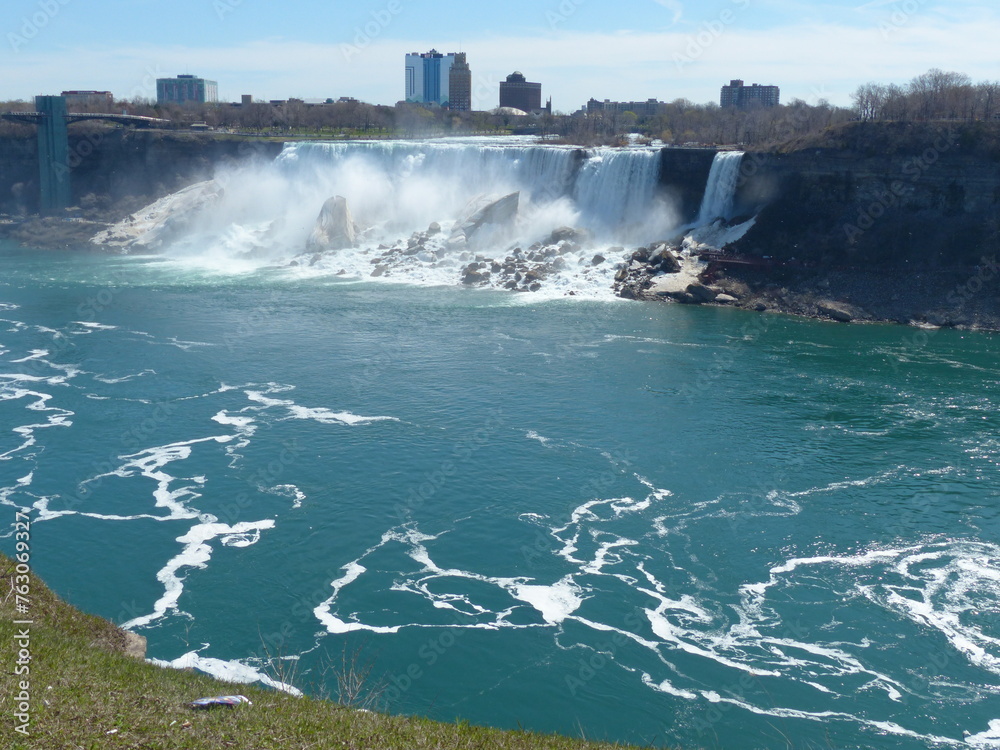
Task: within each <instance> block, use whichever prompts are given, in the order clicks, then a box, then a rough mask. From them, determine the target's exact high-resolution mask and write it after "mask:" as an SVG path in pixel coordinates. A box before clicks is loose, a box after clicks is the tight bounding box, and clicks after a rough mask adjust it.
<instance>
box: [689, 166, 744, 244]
mask: <svg viewBox="0 0 1000 750" xmlns="http://www.w3.org/2000/svg"><path fill="white" fill-rule="evenodd" d="M742 160H743V152H742V151H720V152H719V153H717V154H716V155H715V159H713V160H712V168H711V170H709V173H708V183H707V184H706V185H705V196H704V198H702V201H701V210H700V211H699V212H698V226H703V225H705V224H710V223H712V222H713V221H715V220H716V219H720V218H721V219H725V220H728V219H731V218H732V212H733V199H734V198H735V197H736V184H737V182H739V178H740V163H741V162H742Z"/></svg>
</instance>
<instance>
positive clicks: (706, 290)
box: [684, 284, 718, 303]
mask: <svg viewBox="0 0 1000 750" xmlns="http://www.w3.org/2000/svg"><path fill="white" fill-rule="evenodd" d="M684 291H685V293H686V294H689V295H691V297H692V298H693V301H694V302H698V303H701V302H715V298H716V296H717V294H718V292H716V291H715V290H714V289H712V288H710V287H707V286H705V285H704V284H688V285H687V288H686V289H685V290H684Z"/></svg>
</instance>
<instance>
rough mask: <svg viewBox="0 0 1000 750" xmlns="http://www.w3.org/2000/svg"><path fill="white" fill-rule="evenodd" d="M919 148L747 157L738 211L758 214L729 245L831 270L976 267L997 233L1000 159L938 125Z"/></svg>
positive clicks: (814, 150)
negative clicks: (880, 152) (969, 145)
mask: <svg viewBox="0 0 1000 750" xmlns="http://www.w3.org/2000/svg"><path fill="white" fill-rule="evenodd" d="M924 146H925V147H924V148H923V149H907V151H906V152H904V153H895V154H865V153H858V152H857V151H855V150H831V149H808V150H800V151H796V152H793V153H789V154H755V153H749V154H747V155H746V156H745V157H744V163H743V166H742V169H743V177H742V179H741V182H740V186H739V188H738V191H737V196H736V205H737V212H738V213H742V214H748V215H749V214H753V213H757V212H758V211H759V212H760V216H759V219H758V221H757V224H756V226H755V227H754V228H753V229H752V230H751V231H750V232H749V233H748V234H747V235H746V236H745V237H744V238H743V239H742V240H741V241H740V242H738V243H737V244H736V246H734V247H733V248H731V249H732V250H733V251H735V252H739V253H743V254H746V255H754V256H765V255H766V256H770V257H771V258H775V259H780V260H789V259H792V258H795V259H797V260H799V261H802V262H804V263H806V264H809V265H814V266H825V267H839V268H850V267H864V268H870V267H873V266H878V267H908V268H911V269H916V268H920V269H935V268H947V269H951V270H954V269H955V268H957V267H966V266H971V265H976V264H978V263H979V262H980V258H981V256H982V255H983V254H984V253H987V252H992V251H991V250H990V248H992V247H994V246H995V243H996V239H997V227H998V221H1000V163H998V162H997V161H996V160H995V159H994V158H993V157H992V156H991V155H989V154H984V153H976V152H975V149H970V148H969V147H968V146H963V143H962V139H961V137H960V136H959V135H957V134H955V133H951V132H949V131H946V130H944V131H940V132H938V133H933V132H932V133H928V138H927V140H926V141H925V142H924Z"/></svg>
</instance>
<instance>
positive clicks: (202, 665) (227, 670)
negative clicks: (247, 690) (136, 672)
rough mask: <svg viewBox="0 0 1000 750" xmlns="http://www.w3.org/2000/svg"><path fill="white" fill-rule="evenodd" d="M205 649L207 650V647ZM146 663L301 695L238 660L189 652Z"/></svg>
mask: <svg viewBox="0 0 1000 750" xmlns="http://www.w3.org/2000/svg"><path fill="white" fill-rule="evenodd" d="M205 648H208V646H206V647H205ZM148 661H149V663H150V664H156V665H158V666H161V667H173V668H174V669H197V670H198V671H199V672H204V673H205V674H209V675H211V676H212V677H215V678H216V679H218V680H222V681H224V682H235V683H237V684H243V685H248V684H250V683H254V682H259V683H260V684H262V685H267V686H268V687H271V688H274V689H275V690H280V691H282V692H283V693H289V694H290V695H302V691H301V690H299V689H298V688H296V687H295V686H294V685H289V684H288V683H285V682H280V681H279V680H275V679H274V678H273V677H271V676H270V675H268V674H266V673H265V672H262V671H261V670H260V669H257V668H255V667H252V666H250V665H248V664H245V663H243V662H242V661H239V660H232V661H225V660H223V659H213V658H212V657H208V656H202V655H201V653H200V652H198V651H189V652H187V653H186V654H183V655H182V656H178V657H177V658H176V659H172V660H170V661H164V660H161V659H149V660H148Z"/></svg>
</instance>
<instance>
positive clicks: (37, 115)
mask: <svg viewBox="0 0 1000 750" xmlns="http://www.w3.org/2000/svg"><path fill="white" fill-rule="evenodd" d="M0 117H3V119H5V120H10V121H12V122H27V123H33V124H35V125H37V124H39V123H40V122H41V121H42V120H44V119H45V118H46V117H48V115H46V114H45V113H44V112H4V113H3V114H2V115H0ZM84 120H107V121H108V122H116V123H118V124H120V125H141V126H146V127H151V126H153V125H170V124H171V121H170V120H161V119H159V118H156V117H141V116H139V115H112V114H101V113H92V112H79V113H72V112H71V113H70V114H67V115H66V122H68V123H70V122H82V121H84Z"/></svg>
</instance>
